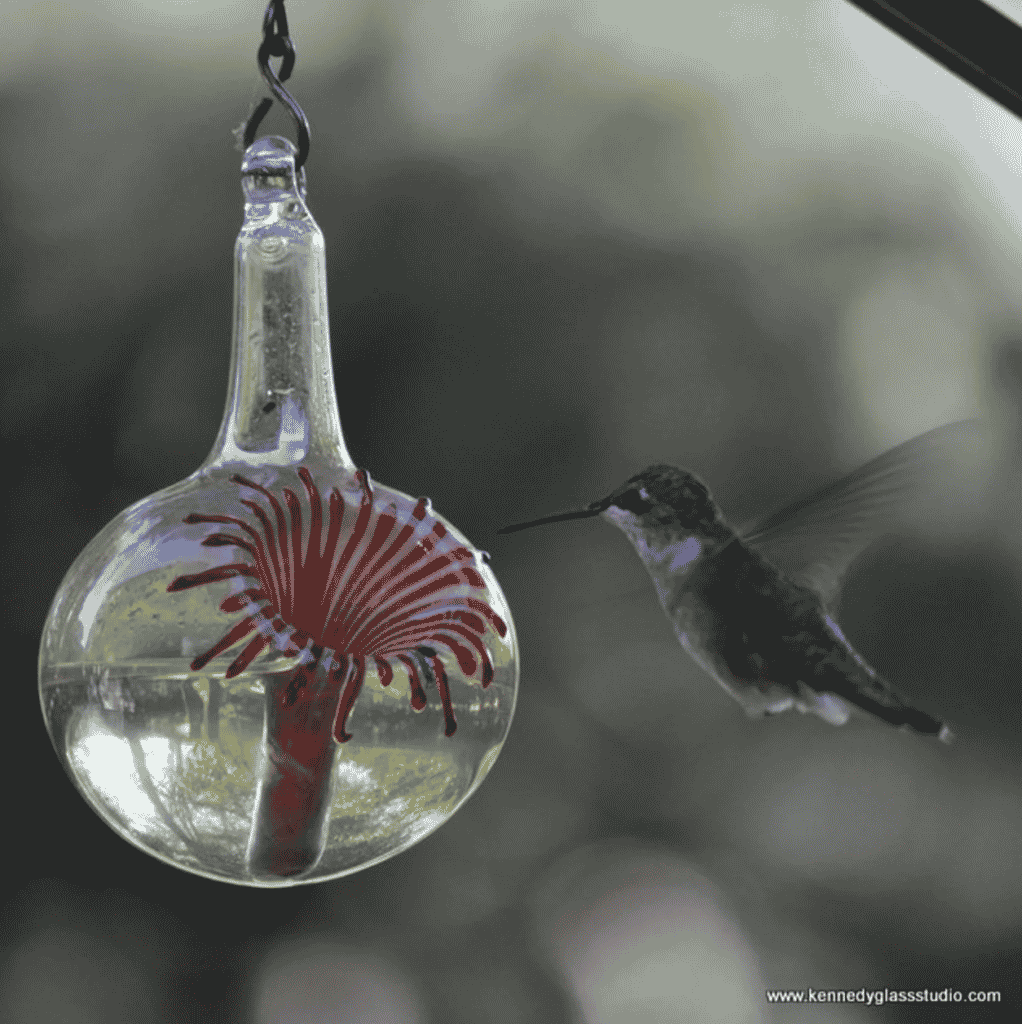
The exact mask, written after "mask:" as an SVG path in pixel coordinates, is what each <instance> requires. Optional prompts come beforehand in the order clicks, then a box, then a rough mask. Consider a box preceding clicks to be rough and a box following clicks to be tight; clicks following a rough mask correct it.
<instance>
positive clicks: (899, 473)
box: [738, 419, 986, 604]
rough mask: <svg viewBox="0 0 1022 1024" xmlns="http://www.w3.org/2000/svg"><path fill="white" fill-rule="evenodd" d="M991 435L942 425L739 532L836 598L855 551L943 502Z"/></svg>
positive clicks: (975, 427)
mask: <svg viewBox="0 0 1022 1024" xmlns="http://www.w3.org/2000/svg"><path fill="white" fill-rule="evenodd" d="M985 437H986V434H985V431H984V429H983V424H982V421H980V420H974V419H973V420H961V421H959V422H957V423H947V424H945V425H944V426H941V427H935V428H934V429H933V430H930V431H927V432H926V433H925V434H920V435H919V437H914V438H912V439H911V440H910V441H906V442H905V443H904V444H900V445H898V446H897V447H896V448H892V449H891V450H890V451H888V452H884V454H883V455H879V456H877V458H875V459H873V460H872V461H871V462H867V463H866V465H865V466H862V467H861V468H860V469H857V470H855V472H854V473H850V474H849V475H848V476H846V477H844V478H842V479H841V480H838V481H836V482H835V483H832V484H830V485H828V486H827V487H824V488H822V489H821V490H819V491H816V492H815V493H814V494H811V495H809V497H807V498H803V499H801V500H800V501H796V502H794V503H793V504H791V505H787V506H786V507H784V508H782V509H780V510H779V511H777V512H774V513H772V514H771V515H768V516H766V517H763V518H761V519H757V520H753V521H752V522H750V523H747V524H746V525H745V526H744V527H742V528H740V529H739V531H738V532H739V535H740V536H741V537H742V539H743V540H744V541H745V542H746V543H747V544H749V545H750V546H752V547H755V548H756V550H757V551H759V552H760V553H761V554H762V555H763V557H764V558H766V559H767V560H768V561H770V562H772V563H773V564H774V565H776V566H777V568H779V569H781V570H782V571H783V572H786V573H787V574H788V575H790V576H792V577H793V578H794V579H796V580H797V581H798V582H800V583H803V584H804V585H806V586H809V587H810V588H812V589H813V590H815V591H816V592H817V593H818V594H819V595H820V596H821V597H822V598H823V600H824V602H825V603H827V604H830V603H832V602H833V601H834V600H835V599H836V598H837V595H838V593H839V591H840V587H841V582H842V579H843V577H844V575H845V572H846V571H847V569H848V567H849V565H851V563H852V561H853V560H854V559H855V557H856V556H857V555H858V554H860V553H861V552H862V551H863V550H864V549H865V548H866V547H868V546H869V545H870V544H871V543H872V542H873V541H874V540H875V539H877V538H878V537H880V536H882V535H883V534H884V533H888V532H890V531H891V530H892V529H894V528H895V527H896V526H897V524H898V522H899V520H901V519H902V518H903V517H904V516H906V515H907V514H910V513H911V512H912V511H914V510H918V508H919V507H920V506H921V505H923V503H925V502H926V501H927V499H928V498H929V499H931V500H934V501H936V502H940V501H941V499H942V497H944V496H945V495H946V493H947V492H948V490H949V488H948V486H947V485H948V481H949V480H950V478H951V477H950V472H951V471H952V467H953V466H954V465H955V464H956V463H957V464H958V465H961V464H962V462H968V461H972V460H973V459H974V457H975V455H976V453H978V452H979V451H981V448H982V443H983V440H984V438H985Z"/></svg>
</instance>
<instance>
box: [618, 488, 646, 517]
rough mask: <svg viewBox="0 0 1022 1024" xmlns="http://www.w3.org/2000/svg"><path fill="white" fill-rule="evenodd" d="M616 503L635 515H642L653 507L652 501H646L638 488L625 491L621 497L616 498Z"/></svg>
mask: <svg viewBox="0 0 1022 1024" xmlns="http://www.w3.org/2000/svg"><path fill="white" fill-rule="evenodd" d="M614 504H615V505H617V507H618V508H622V509H624V510H625V511H626V512H631V513H632V514H633V515H637V516H641V515H643V514H644V513H646V512H649V510H650V509H652V507H653V504H652V502H649V501H646V499H645V498H643V497H642V496H641V495H640V494H639V492H638V491H637V490H632V491H625V493H624V494H622V495H621V497H620V498H615V499H614Z"/></svg>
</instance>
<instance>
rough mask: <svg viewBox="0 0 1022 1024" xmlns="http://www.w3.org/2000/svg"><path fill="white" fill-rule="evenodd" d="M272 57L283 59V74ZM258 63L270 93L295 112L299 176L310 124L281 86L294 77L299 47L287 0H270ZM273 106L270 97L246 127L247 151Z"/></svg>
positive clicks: (305, 151)
mask: <svg viewBox="0 0 1022 1024" xmlns="http://www.w3.org/2000/svg"><path fill="white" fill-rule="evenodd" d="M271 57H281V58H283V59H282V61H281V65H280V72H279V74H274V72H273V68H271V67H270V58H271ZM257 59H258V61H259V71H260V73H261V74H262V76H263V78H264V79H265V80H266V84H267V85H268V86H269V87H270V91H271V92H272V93H273V95H274V96H275V97H276V98H277V99H278V100H280V102H281V103H283V104H284V106H286V107H287V109H288V110H290V111H291V116H292V117H293V118H294V121H295V128H296V129H297V131H298V159H297V160H296V161H295V174H297V173H298V172H299V171H300V170H301V169H302V166H303V165H304V163H305V161H306V160H307V159H308V157H309V120H308V118H307V117H306V116H305V112H304V111H303V110H302V108H301V107H300V106H298V104H297V103H296V102H295V101H294V98H293V97H292V96H291V94H290V93H289V92H288V91H287V89H285V88H284V86H283V85H282V84H281V83H282V82H286V81H287V80H288V79H289V78H290V77H291V71H292V69H293V68H294V66H295V47H294V43H292V42H291V36H290V35H289V34H288V28H287V14H286V13H285V11H284V0H270V2H269V4H268V5H267V7H266V13H265V14H264V15H263V41H262V44H261V45H260V47H259V52H258V54H257ZM272 106H273V100H272V99H271V98H270V97H269V96H267V97H265V98H264V99H263V101H262V102H261V103H260V104H259V106H257V107H256V108H255V110H253V111H252V114H251V115H250V116H249V119H248V123H247V124H246V125H245V136H244V139H245V148H246V149H247V148H248V147H249V146H251V145H252V143H253V142H255V134H256V130H257V129H258V128H259V123H260V122H261V121H262V119H263V118H264V117H265V116H266V112H267V111H268V110H269V109H270V107H272Z"/></svg>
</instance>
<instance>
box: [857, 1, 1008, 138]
mask: <svg viewBox="0 0 1022 1024" xmlns="http://www.w3.org/2000/svg"><path fill="white" fill-rule="evenodd" d="M848 2H849V3H851V4H854V5H855V6H856V7H858V8H859V9H860V10H862V11H865V12H866V14H869V15H870V16H871V17H873V18H875V19H876V20H877V21H879V22H881V23H882V24H884V25H886V26H887V27H888V28H889V29H891V31H892V32H897V33H898V35H899V36H901V37H902V39H905V40H907V41H908V42H910V43H911V44H912V45H913V46H916V47H918V48H919V49H920V50H922V51H923V52H924V53H927V54H929V55H930V56H931V57H932V58H933V59H934V60H936V61H938V62H939V63H941V64H943V65H944V67H946V68H947V69H948V71H951V72H953V73H954V74H956V75H958V76H959V77H960V78H964V79H965V80H966V81H967V82H969V83H970V84H971V85H974V86H975V87H976V88H977V89H979V91H980V92H982V93H985V94H986V95H987V96H989V97H990V98H991V99H992V100H996V101H997V102H998V103H1000V104H1001V106H1003V107H1007V108H1008V110H1010V111H1011V112H1012V113H1013V114H1015V115H1016V116H1017V117H1020V118H1022V27H1020V26H1019V25H1017V24H1016V23H1015V22H1014V21H1012V20H1011V19H1010V18H1006V17H1005V16H1004V15H1003V14H1001V13H1000V12H999V11H996V10H994V8H993V7H990V6H989V5H988V4H985V3H982V2H981V0H848Z"/></svg>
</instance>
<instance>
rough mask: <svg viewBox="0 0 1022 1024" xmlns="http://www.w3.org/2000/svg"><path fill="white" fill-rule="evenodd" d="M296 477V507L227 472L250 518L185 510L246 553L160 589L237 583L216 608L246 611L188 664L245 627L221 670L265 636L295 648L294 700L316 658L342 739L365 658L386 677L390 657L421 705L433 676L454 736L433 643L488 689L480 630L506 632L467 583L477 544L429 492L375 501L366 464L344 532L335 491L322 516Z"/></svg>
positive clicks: (246, 661)
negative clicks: (332, 690) (453, 525)
mask: <svg viewBox="0 0 1022 1024" xmlns="http://www.w3.org/2000/svg"><path fill="white" fill-rule="evenodd" d="M298 477H299V479H300V480H301V482H302V485H303V487H304V490H305V498H306V502H305V504H304V505H303V503H302V502H301V501H300V500H299V497H298V495H297V494H296V493H295V492H294V491H292V490H291V489H290V488H287V487H285V488H284V489H283V504H282V503H281V501H280V499H279V498H278V497H277V496H276V495H274V494H273V493H272V492H271V491H269V490H268V489H267V488H265V487H263V486H261V485H260V484H257V483H254V482H253V481H251V480H248V479H246V478H245V477H243V476H240V475H234V476H232V477H231V480H232V482H234V483H236V484H239V485H240V486H241V487H243V488H247V489H248V490H250V491H251V492H253V495H254V497H253V498H245V497H243V498H241V499H240V501H241V504H243V505H245V506H246V507H247V508H248V509H249V510H250V511H251V513H252V515H253V517H254V519H253V521H252V522H245V521H244V520H243V519H241V518H238V517H235V516H226V515H200V514H198V513H193V514H191V515H189V516H186V517H185V519H184V521H185V522H186V523H189V524H195V523H213V524H222V525H229V526H233V527H236V528H237V530H238V531H240V532H237V533H235V532H231V533H228V532H223V533H213V534H211V535H210V536H208V537H206V538H205V539H204V540H203V541H202V544H203V545H204V546H205V547H235V548H238V549H240V550H241V551H243V552H245V553H246V554H247V555H248V556H249V560H247V561H239V562H234V563H232V564H229V565H222V566H219V567H217V568H214V569H207V570H206V571H205V572H200V573H195V574H192V575H185V576H178V577H177V579H175V580H174V581H173V582H172V583H171V584H170V586H169V587H168V588H167V589H168V590H170V591H179V590H187V589H189V588H191V587H198V586H203V585H205V584H207V583H214V582H219V581H223V580H228V579H232V578H234V579H237V581H238V585H237V586H236V589H235V592H234V593H232V594H231V595H230V596H229V597H227V598H226V599H225V600H224V601H223V602H222V603H221V605H220V608H221V609H222V610H223V611H225V612H244V613H245V617H244V618H243V619H241V621H239V622H238V623H237V624H236V625H234V626H233V627H232V628H231V629H230V630H228V632H227V633H225V634H224V636H223V637H222V638H221V639H220V640H219V641H217V643H215V644H214V645H213V646H212V647H210V648H209V650H207V651H205V652H204V653H203V654H200V655H199V656H198V657H197V658H195V660H194V661H192V663H191V667H192V670H193V671H198V670H199V669H201V668H202V667H203V666H204V665H206V664H207V663H208V662H209V661H210V660H212V659H213V658H215V657H217V655H220V654H222V653H223V652H224V651H226V650H228V649H229V648H231V647H233V646H234V645H235V644H236V643H238V642H239V641H241V640H243V639H244V638H245V637H249V636H251V637H252V638H251V639H250V640H249V642H248V643H247V644H246V646H245V647H244V649H243V650H242V651H241V653H240V654H238V656H237V657H236V658H235V659H234V660H233V661H232V662H231V665H230V667H229V668H228V669H227V672H226V678H228V679H230V678H232V677H234V676H237V675H239V674H240V673H241V672H243V671H244V670H245V669H246V668H247V667H248V666H249V665H250V664H251V663H252V661H253V660H254V659H255V658H256V657H257V656H258V655H259V654H261V653H262V652H263V651H264V650H265V649H266V648H267V647H268V646H269V645H270V644H273V645H274V646H275V647H276V648H277V649H278V650H280V651H283V652H284V653H286V654H289V655H298V656H299V657H300V659H301V664H300V666H299V668H298V669H297V670H296V672H295V674H294V676H293V677H292V678H291V680H290V681H289V683H288V686H287V687H286V688H285V690H284V692H283V694H282V697H281V700H282V706H283V707H287V706H289V705H291V704H293V703H294V702H295V701H296V700H297V698H298V696H299V694H300V693H301V691H302V690H303V689H304V688H305V687H306V686H307V685H308V684H309V683H310V682H311V681H312V679H313V676H314V674H315V672H316V670H317V668H318V667H322V668H324V669H326V671H327V673H328V678H329V680H330V681H331V683H332V684H333V685H335V686H336V687H337V689H338V691H340V694H339V699H338V703H337V710H336V713H335V716H334V720H333V730H332V732H333V736H334V739H336V740H337V741H338V742H340V743H344V742H346V741H347V740H349V739H350V738H351V734H350V733H348V732H347V731H346V730H345V725H346V723H347V720H348V716H349V714H350V713H351V709H352V707H353V706H354V704H355V701H356V699H357V698H358V695H359V692H360V691H361V688H362V683H363V679H364V676H365V670H366V665H367V663H368V660H369V659H370V658H372V659H373V661H374V663H375V665H376V669H377V672H378V673H379V679H380V682H381V684H382V685H384V686H388V685H389V684H390V682H391V680H392V679H393V677H394V669H395V668H396V667H398V666H399V665H400V666H402V667H403V668H404V669H405V670H406V671H407V674H408V678H409V684H410V687H411V704H412V706H413V707H414V708H416V709H421V708H423V707H425V705H426V694H425V692H424V690H423V681H424V680H425V681H426V682H427V683H429V684H431V685H433V686H435V687H436V689H437V691H438V692H439V694H440V700H441V703H442V705H443V710H444V719H445V722H446V728H445V732H446V734H447V735H448V736H451V735H453V733H454V731H455V730H456V729H457V722H456V720H455V717H454V708H453V706H452V704H451V695H450V688H449V685H448V680H447V674H446V672H445V671H444V666H443V663H442V661H441V659H440V656H439V654H438V650H437V649H438V648H441V647H443V648H446V649H447V650H448V651H449V652H450V653H451V654H452V655H453V657H454V658H455V659H456V660H457V663H458V666H459V668H460V669H461V671H462V672H463V673H464V675H465V676H467V677H472V676H475V675H476V674H477V673H478V674H479V676H480V679H481V682H482V685H483V686H484V687H486V686H488V685H489V684H490V681H491V680H492V679H493V663H492V661H491V659H490V655H489V652H488V651H487V649H486V646H485V645H484V643H483V641H482V637H483V635H484V634H485V632H486V630H487V627H488V626H492V628H493V629H494V630H495V631H496V632H497V634H498V635H499V636H501V637H503V636H505V635H506V633H507V625H506V624H505V622H504V621H503V619H501V617H500V616H499V615H497V613H496V612H495V611H493V609H492V608H491V607H490V606H489V605H488V604H487V603H486V602H485V601H482V600H480V599H479V597H475V596H472V593H471V592H472V591H473V590H474V591H485V587H486V584H485V581H484V579H483V577H482V575H481V573H480V572H479V570H478V568H477V566H476V564H475V559H476V553H475V552H473V551H471V550H469V549H468V548H467V547H465V546H464V545H463V544H461V543H459V542H458V541H457V540H456V539H455V538H454V537H453V536H451V534H450V533H449V532H448V530H447V529H446V528H445V527H444V526H443V524H442V523H440V522H439V521H438V520H437V519H436V518H435V517H434V516H433V515H431V513H430V508H429V500H428V499H426V498H420V499H419V500H418V502H416V503H415V504H414V505H413V504H411V502H410V501H406V500H403V499H401V498H400V497H398V496H388V499H387V501H386V502H385V503H382V502H381V503H378V502H377V501H376V500H375V495H374V491H373V487H372V484H371V483H370V480H369V477H368V474H366V473H365V472H364V471H363V470H358V471H357V478H358V482H359V485H360V487H361V499H360V502H359V503H358V504H357V505H355V506H352V507H351V509H350V511H349V521H350V520H351V519H352V518H353V520H354V522H353V523H352V524H351V525H350V527H349V528H348V529H347V530H344V529H343V523H344V519H345V512H346V506H345V502H344V500H343V498H342V496H341V492H340V490H339V489H338V488H337V487H334V488H333V489H332V490H331V492H330V495H329V498H328V501H327V504H328V509H327V511H326V514H325V515H324V508H323V504H324V502H323V496H322V495H321V494H320V492H319V490H318V489H317V487H316V485H315V482H314V481H313V478H312V474H311V473H310V472H309V471H308V469H306V468H304V467H302V468H301V469H299V470H298ZM380 505H382V507H379V506H380ZM285 506H286V508H287V513H286V514H285V508H284V507H285ZM402 506H404V507H402ZM306 523H307V525H306ZM256 524H257V525H256ZM253 634H255V635H254V636H253Z"/></svg>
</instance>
